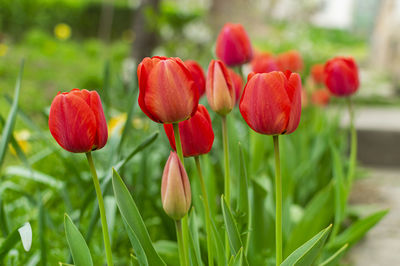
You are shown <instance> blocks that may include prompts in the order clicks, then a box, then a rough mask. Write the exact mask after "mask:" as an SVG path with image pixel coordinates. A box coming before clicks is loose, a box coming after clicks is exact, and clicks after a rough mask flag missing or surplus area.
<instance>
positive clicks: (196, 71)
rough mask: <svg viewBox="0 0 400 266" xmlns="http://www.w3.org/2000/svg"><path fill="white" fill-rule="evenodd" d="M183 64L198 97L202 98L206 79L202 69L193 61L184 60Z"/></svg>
mask: <svg viewBox="0 0 400 266" xmlns="http://www.w3.org/2000/svg"><path fill="white" fill-rule="evenodd" d="M184 63H185V65H186V67H187V68H188V69H189V71H190V73H191V74H192V77H193V80H194V83H195V84H196V86H197V88H198V89H199V97H201V96H203V94H204V93H205V91H206V78H205V76H204V71H203V68H201V66H200V65H199V64H198V63H197V62H196V61H194V60H186V61H185V62H184Z"/></svg>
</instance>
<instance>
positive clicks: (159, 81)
mask: <svg viewBox="0 0 400 266" xmlns="http://www.w3.org/2000/svg"><path fill="white" fill-rule="evenodd" d="M137 75H138V80H139V106H140V108H141V109H142V111H143V112H144V113H145V114H146V115H147V116H148V117H149V118H150V119H151V120H153V121H155V122H157V123H177V122H180V121H183V120H186V119H189V118H190V117H192V116H193V115H194V114H195V113H196V110H197V105H198V103H199V92H198V88H197V86H196V84H195V83H194V81H193V77H192V74H190V71H189V69H188V68H187V67H186V66H185V64H184V63H183V62H182V60H181V59H179V58H167V57H159V56H155V57H152V58H149V57H146V58H145V59H143V61H142V62H141V63H140V64H139V66H138V70H137Z"/></svg>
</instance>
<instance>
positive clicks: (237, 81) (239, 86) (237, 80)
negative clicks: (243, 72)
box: [228, 68, 243, 104]
mask: <svg viewBox="0 0 400 266" xmlns="http://www.w3.org/2000/svg"><path fill="white" fill-rule="evenodd" d="M228 72H229V74H230V76H231V80H232V83H233V87H234V88H235V103H236V104H237V103H239V100H240V97H241V96H242V92H243V79H242V77H241V76H240V75H239V74H237V73H236V72H235V71H233V70H232V69H230V68H228Z"/></svg>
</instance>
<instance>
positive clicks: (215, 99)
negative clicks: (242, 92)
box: [206, 60, 236, 116]
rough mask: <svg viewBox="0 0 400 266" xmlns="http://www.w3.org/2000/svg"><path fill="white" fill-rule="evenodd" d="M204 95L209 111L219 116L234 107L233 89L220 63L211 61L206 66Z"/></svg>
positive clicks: (226, 71) (225, 68)
mask: <svg viewBox="0 0 400 266" xmlns="http://www.w3.org/2000/svg"><path fill="white" fill-rule="evenodd" d="M206 95H207V100H208V104H209V105H210V107H211V109H212V110H213V111H214V112H216V113H218V114H219V115H222V116H224V115H227V114H228V113H230V112H231V111H232V109H233V107H234V106H235V97H236V96H235V88H234V85H233V83H232V79H231V76H230V74H229V72H228V69H227V67H226V66H225V64H224V63H223V62H222V61H219V60H212V61H211V63H210V65H209V66H208V73H207V78H206Z"/></svg>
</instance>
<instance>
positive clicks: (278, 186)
mask: <svg viewBox="0 0 400 266" xmlns="http://www.w3.org/2000/svg"><path fill="white" fill-rule="evenodd" d="M278 137H279V136H278V135H276V136H273V139H274V150H275V197H276V200H275V201H276V202H275V204H276V209H275V210H276V215H275V237H276V265H277V266H278V265H280V264H281V262H282V179H281V166H280V158H279V138H278Z"/></svg>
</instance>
